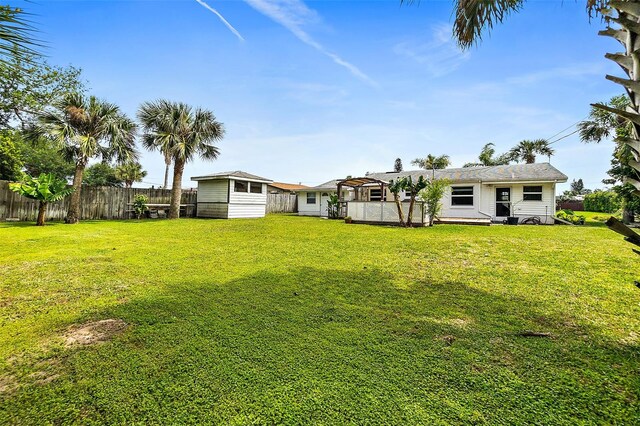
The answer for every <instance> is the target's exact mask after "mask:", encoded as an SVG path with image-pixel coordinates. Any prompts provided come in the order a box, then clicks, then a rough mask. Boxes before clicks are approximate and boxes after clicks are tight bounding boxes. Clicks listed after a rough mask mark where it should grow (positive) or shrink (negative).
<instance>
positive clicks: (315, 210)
mask: <svg viewBox="0 0 640 426" xmlns="http://www.w3.org/2000/svg"><path fill="white" fill-rule="evenodd" d="M308 192H311V193H314V192H315V194H316V203H315V204H307V193H308ZM335 193H336V191H329V190H325V191H298V216H321V217H327V216H329V212H328V211H327V207H328V202H329V195H331V194H335ZM322 194H325V195H322ZM351 199H353V192H352V191H349V190H347V189H345V190H344V191H342V201H350V200H351Z"/></svg>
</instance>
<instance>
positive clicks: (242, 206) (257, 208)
mask: <svg viewBox="0 0 640 426" xmlns="http://www.w3.org/2000/svg"><path fill="white" fill-rule="evenodd" d="M238 180H240V181H242V182H247V181H246V180H243V179H238ZM253 183H254V184H255V182H253ZM247 185H249V186H250V185H251V182H247ZM259 185H261V187H262V193H261V194H256V193H253V192H251V191H250V189H249V187H248V188H247V192H236V191H235V179H230V180H229V212H228V216H227V217H228V218H229V219H235V218H242V217H264V215H265V214H266V211H267V184H266V183H260V184H259Z"/></svg>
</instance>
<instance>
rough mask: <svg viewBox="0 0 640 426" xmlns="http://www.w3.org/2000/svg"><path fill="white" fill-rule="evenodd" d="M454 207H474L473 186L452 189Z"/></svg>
mask: <svg viewBox="0 0 640 426" xmlns="http://www.w3.org/2000/svg"><path fill="white" fill-rule="evenodd" d="M451 205H452V206H473V186H453V187H451Z"/></svg>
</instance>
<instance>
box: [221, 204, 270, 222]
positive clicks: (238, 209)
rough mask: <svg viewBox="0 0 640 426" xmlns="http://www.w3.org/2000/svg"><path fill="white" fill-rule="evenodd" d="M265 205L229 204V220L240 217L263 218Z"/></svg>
mask: <svg viewBox="0 0 640 426" xmlns="http://www.w3.org/2000/svg"><path fill="white" fill-rule="evenodd" d="M266 207H267V206H266V205H265V204H229V212H228V215H227V217H228V218H229V219H235V218H242V217H249V218H252V217H264V215H265V213H266Z"/></svg>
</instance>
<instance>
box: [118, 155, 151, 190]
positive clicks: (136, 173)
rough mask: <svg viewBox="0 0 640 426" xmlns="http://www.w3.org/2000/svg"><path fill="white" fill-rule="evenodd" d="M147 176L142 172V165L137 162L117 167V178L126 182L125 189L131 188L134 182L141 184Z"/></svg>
mask: <svg viewBox="0 0 640 426" xmlns="http://www.w3.org/2000/svg"><path fill="white" fill-rule="evenodd" d="M145 176H147V172H146V171H145V170H142V164H140V163H138V162H137V161H129V162H127V163H124V164H121V165H119V166H118V167H116V177H117V178H118V179H121V180H123V181H124V187H125V188H131V186H132V185H133V183H134V182H140V181H142V179H144V177H145Z"/></svg>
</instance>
